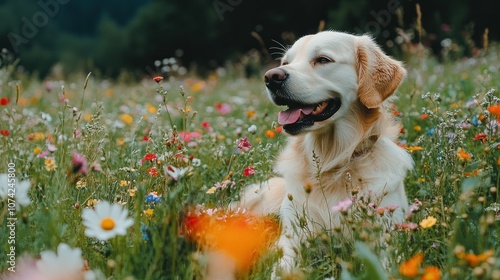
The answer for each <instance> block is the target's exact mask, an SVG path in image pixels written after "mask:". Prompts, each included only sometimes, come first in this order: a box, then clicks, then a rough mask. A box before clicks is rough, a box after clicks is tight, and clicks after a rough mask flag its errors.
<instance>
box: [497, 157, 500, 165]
mask: <svg viewBox="0 0 500 280" xmlns="http://www.w3.org/2000/svg"><path fill="white" fill-rule="evenodd" d="M497 165H500V157H498V158H497Z"/></svg>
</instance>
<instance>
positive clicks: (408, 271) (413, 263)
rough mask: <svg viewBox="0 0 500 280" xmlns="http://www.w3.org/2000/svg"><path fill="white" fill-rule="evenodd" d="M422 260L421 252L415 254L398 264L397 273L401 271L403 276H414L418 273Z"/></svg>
mask: <svg viewBox="0 0 500 280" xmlns="http://www.w3.org/2000/svg"><path fill="white" fill-rule="evenodd" d="M423 260H424V254H423V253H417V254H415V255H414V256H413V257H412V258H411V259H409V260H407V261H406V262H404V263H402V264H401V265H400V266H399V273H401V275H403V276H405V277H409V278H412V277H415V276H416V275H417V274H418V270H419V267H420V264H422V261H423Z"/></svg>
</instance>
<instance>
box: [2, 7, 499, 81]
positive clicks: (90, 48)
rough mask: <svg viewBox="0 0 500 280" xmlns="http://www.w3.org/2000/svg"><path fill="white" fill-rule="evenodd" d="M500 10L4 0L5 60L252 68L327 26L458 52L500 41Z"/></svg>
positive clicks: (149, 70) (140, 70) (447, 55)
mask: <svg viewBox="0 0 500 280" xmlns="http://www.w3.org/2000/svg"><path fill="white" fill-rule="evenodd" d="M417 3H418V4H419V8H420V10H419V9H418V8H417ZM499 11H500V1H496V0H495V1H490V0H475V1H470V0H440V1H422V2H416V1H410V0H388V1H370V0H355V1H354V0H330V1H321V0H294V1H284V0H127V1H118V0H107V1H98V0H39V1H35V0H0V49H2V58H1V60H0V62H1V63H3V64H6V63H13V61H15V63H17V66H16V67H17V68H16V69H17V71H21V72H24V73H27V74H29V75H36V76H38V77H40V78H44V77H47V76H50V75H54V73H56V72H58V73H59V74H60V73H63V74H65V75H69V74H70V73H78V72H89V71H92V72H93V73H94V74H95V75H100V76H102V77H109V78H116V77H118V76H120V75H123V73H127V76H128V77H132V78H141V77H145V76H151V75H154V74H159V73H162V74H164V75H185V74H186V73H187V72H190V73H196V74H199V75H207V74H208V73H210V72H211V71H214V70H216V69H218V68H219V67H222V66H224V67H229V66H228V65H232V66H231V67H235V68H236V69H239V71H241V73H242V75H246V76H252V75H256V74H259V73H260V72H259V71H261V68H262V65H263V64H269V63H272V62H273V61H274V60H275V59H276V58H278V57H279V56H280V54H279V53H280V50H278V49H275V48H280V47H281V45H284V46H286V45H289V44H291V43H293V41H294V40H296V39H297V38H298V37H300V36H302V35H305V34H308V33H315V32H317V31H318V30H322V29H335V30H341V31H347V32H352V33H357V34H362V33H371V34H372V35H373V36H375V37H376V39H377V41H378V42H379V43H380V44H381V45H382V46H383V48H384V49H385V50H386V51H387V52H388V53H390V54H392V55H394V56H402V55H403V54H404V51H403V49H404V48H408V46H411V45H414V44H419V43H422V44H423V45H424V46H426V47H427V48H426V50H427V51H428V52H429V53H430V54H431V55H434V56H436V57H437V58H438V59H440V60H446V59H460V58H462V57H464V56H467V57H470V56H474V55H476V54H477V52H478V49H481V48H483V47H484V44H485V42H488V41H489V42H493V41H495V40H498V39H499V35H500V34H499V33H500V31H499V28H500V24H499V23H498V22H499V21H498V19H496V18H495V17H498V12H499ZM486 38H487V39H486Z"/></svg>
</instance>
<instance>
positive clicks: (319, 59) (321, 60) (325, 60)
mask: <svg viewBox="0 0 500 280" xmlns="http://www.w3.org/2000/svg"><path fill="white" fill-rule="evenodd" d="M330 62H333V59H330V58H328V57H326V56H319V57H317V58H316V59H315V60H314V64H326V63H330Z"/></svg>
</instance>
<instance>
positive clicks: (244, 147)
mask: <svg viewBox="0 0 500 280" xmlns="http://www.w3.org/2000/svg"><path fill="white" fill-rule="evenodd" d="M250 148H252V145H251V144H250V142H248V138H247V137H245V138H242V139H240V140H238V152H240V153H241V152H246V151H248V150H250Z"/></svg>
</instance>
